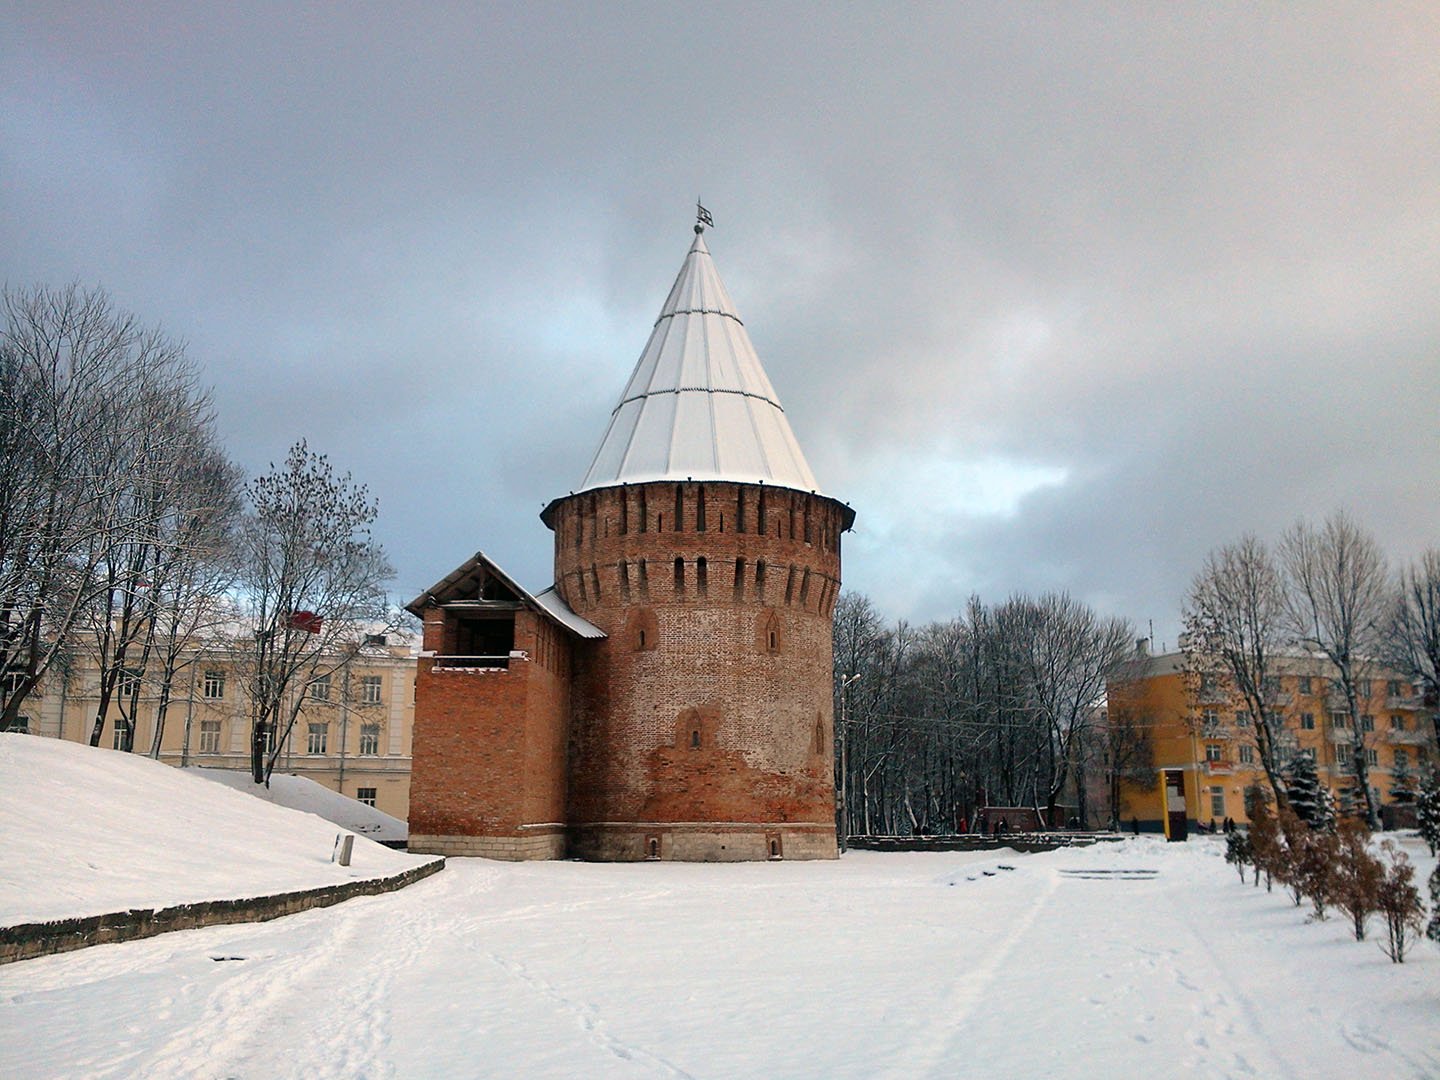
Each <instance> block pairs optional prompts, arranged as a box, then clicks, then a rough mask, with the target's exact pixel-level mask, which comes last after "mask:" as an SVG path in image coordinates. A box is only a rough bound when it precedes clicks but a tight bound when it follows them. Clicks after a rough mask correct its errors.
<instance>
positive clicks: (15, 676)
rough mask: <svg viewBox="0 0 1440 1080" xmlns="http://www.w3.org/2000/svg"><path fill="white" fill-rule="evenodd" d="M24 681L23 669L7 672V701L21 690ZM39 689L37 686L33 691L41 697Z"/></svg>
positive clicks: (5, 684)
mask: <svg viewBox="0 0 1440 1080" xmlns="http://www.w3.org/2000/svg"><path fill="white" fill-rule="evenodd" d="M24 681H25V673H24V672H23V671H11V672H7V673H6V675H5V683H4V686H5V698H6V700H7V701H8V700H9V699H10V698H12V697H14V696H15V695H16V694H18V693H19V692H20V685H21V684H22V683H23V682H24ZM38 691H39V687H36V689H35V691H33V692H34V693H35V696H36V697H39V692H38Z"/></svg>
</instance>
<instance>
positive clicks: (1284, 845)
mask: <svg viewBox="0 0 1440 1080" xmlns="http://www.w3.org/2000/svg"><path fill="white" fill-rule="evenodd" d="M1278 817H1279V824H1280V828H1279V844H1278V845H1277V851H1276V854H1275V867H1274V872H1275V880H1276V881H1278V882H1280V884H1281V885H1284V886H1285V887H1286V888H1287V889H1289V890H1290V899H1291V900H1293V901H1294V903H1295V906H1296V907H1299V906H1300V904H1301V903H1302V902H1303V901H1304V899H1305V878H1304V875H1303V872H1302V867H1303V865H1304V862H1305V849H1306V846H1307V842H1308V841H1309V839H1310V836H1311V833H1312V831H1313V830H1311V829H1310V827H1309V826H1307V825H1306V824H1305V822H1303V821H1301V820H1300V818H1299V816H1298V815H1297V814H1296V813H1295V812H1294V811H1293V810H1291V809H1290V807H1288V806H1284V807H1281V808H1280V813H1279V815H1278Z"/></svg>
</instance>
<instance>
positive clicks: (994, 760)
mask: <svg viewBox="0 0 1440 1080" xmlns="http://www.w3.org/2000/svg"><path fill="white" fill-rule="evenodd" d="M1182 615H1183V620H1184V625H1185V636H1184V638H1183V643H1184V644H1183V649H1184V652H1185V655H1186V665H1187V669H1188V670H1189V671H1190V672H1191V673H1192V674H1195V675H1196V676H1201V675H1216V676H1222V677H1224V678H1225V679H1226V680H1227V681H1228V682H1229V683H1230V684H1231V685H1232V686H1233V687H1234V690H1235V693H1236V695H1237V703H1238V704H1239V705H1240V707H1241V708H1243V709H1244V710H1246V711H1248V713H1249V714H1250V716H1251V717H1253V718H1255V723H1254V725H1253V734H1254V738H1255V740H1256V744H1257V747H1258V749H1259V759H1260V764H1261V766H1262V768H1263V771H1264V773H1265V775H1266V777H1267V779H1268V781H1269V787H1270V790H1271V797H1272V798H1273V799H1275V800H1276V801H1277V802H1278V804H1279V805H1280V806H1282V807H1283V806H1286V805H1287V804H1288V803H1287V791H1288V787H1287V772H1286V770H1287V768H1288V767H1289V765H1290V762H1289V760H1288V756H1287V755H1286V754H1285V753H1284V752H1283V747H1284V745H1285V741H1284V739H1283V738H1282V732H1283V730H1284V728H1285V726H1286V724H1287V721H1289V722H1290V726H1291V727H1292V728H1293V727H1294V726H1295V724H1294V722H1293V721H1294V718H1293V717H1291V716H1290V715H1289V713H1288V711H1287V710H1288V709H1289V708H1290V706H1289V705H1287V703H1286V702H1285V700H1284V695H1283V694H1281V693H1280V692H1279V689H1278V687H1279V679H1278V675H1279V672H1280V669H1281V666H1282V660H1283V659H1284V658H1287V657H1291V658H1293V657H1294V656H1295V655H1296V654H1297V652H1298V653H1303V654H1304V655H1306V656H1309V657H1315V658H1320V659H1323V660H1325V661H1328V664H1329V666H1330V667H1331V668H1332V669H1333V671H1334V673H1335V675H1334V679H1335V682H1336V684H1337V686H1338V688H1339V691H1340V694H1341V698H1342V699H1343V702H1344V706H1343V707H1344V709H1345V710H1347V711H1348V715H1349V724H1348V731H1349V732H1350V733H1351V737H1352V741H1351V743H1350V744H1349V746H1348V753H1349V754H1350V758H1351V762H1352V767H1353V774H1354V776H1355V777H1356V780H1357V785H1358V786H1359V788H1360V789H1361V791H1363V793H1364V795H1363V798H1364V800H1365V804H1364V808H1363V809H1364V813H1365V817H1366V819H1367V821H1368V822H1369V823H1370V824H1371V827H1377V826H1378V824H1379V814H1378V807H1377V806H1376V805H1375V802H1374V798H1373V795H1372V793H1371V790H1370V785H1369V783H1368V774H1369V762H1368V756H1367V754H1366V747H1365V745H1364V734H1365V732H1364V728H1363V725H1362V723H1361V722H1360V721H1361V710H1362V708H1363V707H1364V702H1363V695H1362V694H1361V692H1360V690H1361V686H1362V681H1363V679H1365V678H1366V677H1368V673H1369V672H1370V671H1371V670H1372V669H1373V668H1374V666H1375V665H1377V664H1380V665H1384V666H1385V667H1387V668H1390V669H1392V670H1394V671H1397V672H1399V673H1401V674H1403V675H1404V676H1405V677H1406V678H1408V679H1409V680H1410V681H1411V682H1412V683H1413V684H1414V685H1415V686H1416V688H1417V690H1418V692H1419V694H1420V695H1422V696H1423V698H1424V700H1425V701H1426V702H1427V703H1428V706H1429V708H1430V711H1431V714H1432V724H1433V725H1434V726H1435V728H1436V735H1437V739H1440V677H1437V673H1440V549H1436V550H1430V551H1427V552H1426V553H1424V554H1423V555H1422V556H1421V557H1420V558H1419V559H1417V560H1416V561H1415V562H1413V563H1412V564H1409V565H1407V566H1404V567H1402V568H1400V569H1398V570H1393V569H1392V568H1391V566H1390V565H1389V563H1388V561H1387V560H1386V558H1385V556H1384V554H1383V552H1382V551H1381V549H1380V547H1379V545H1378V544H1377V543H1376V542H1375V540H1374V539H1373V538H1372V537H1371V536H1370V535H1369V534H1368V533H1367V532H1365V530H1364V529H1362V528H1361V527H1360V526H1358V525H1357V524H1356V523H1355V522H1354V521H1353V520H1352V519H1350V518H1349V517H1348V516H1347V515H1345V514H1343V513H1336V514H1334V515H1332V516H1331V517H1330V518H1328V519H1327V520H1325V521H1324V522H1322V523H1320V524H1318V525H1317V524H1313V523H1310V522H1306V521H1301V522H1298V523H1297V524H1295V525H1294V526H1293V527H1292V528H1291V529H1290V530H1288V531H1287V532H1286V533H1285V535H1284V536H1283V538H1282V539H1281V541H1280V542H1279V544H1278V545H1276V546H1275V548H1274V549H1273V550H1272V549H1271V548H1270V547H1268V546H1267V545H1265V544H1264V543H1262V542H1261V541H1260V540H1258V539H1257V538H1256V537H1254V536H1245V537H1243V538H1242V539H1241V540H1239V541H1237V542H1235V543H1233V544H1228V545H1224V546H1221V547H1219V548H1216V549H1215V550H1214V551H1212V552H1210V554H1209V555H1207V557H1206V559H1205V561H1204V564H1203V565H1202V568H1201V569H1200V571H1199V572H1198V573H1197V574H1196V576H1195V578H1194V580H1193V582H1192V584H1191V587H1190V589H1189V591H1188V593H1187V595H1186V596H1185V598H1184V602H1183V606H1182ZM1135 641H1136V639H1135V636H1134V633H1133V628H1132V626H1131V624H1130V623H1128V622H1127V621H1126V620H1124V619H1119V618H1113V617H1104V616H1101V615H1099V614H1097V613H1096V612H1095V611H1093V610H1092V609H1091V608H1089V607H1088V606H1086V605H1084V604H1083V603H1080V602H1079V601H1076V600H1075V599H1073V598H1072V597H1070V596H1068V595H1066V594H1064V593H1048V594H1045V595H1043V596H1040V597H1038V598H1035V597H1029V596H1023V595H1017V596H1012V597H1010V598H1009V599H1007V600H1005V601H1004V602H1003V603H1001V604H998V605H990V604H986V603H985V602H983V601H982V600H980V599H979V598H978V597H976V598H972V599H971V600H970V602H969V603H968V604H967V606H966V608H965V610H964V611H963V612H962V613H961V614H960V615H958V616H956V617H955V618H953V619H950V620H946V621H939V622H934V623H930V624H928V625H925V626H922V627H913V626H911V625H910V624H908V623H907V622H904V621H900V622H896V623H894V624H889V623H887V622H886V621H885V620H884V618H883V617H882V616H881V615H880V613H879V611H878V610H877V609H876V607H875V605H874V604H873V603H872V602H871V600H870V599H869V598H868V597H866V596H864V595H861V594H857V593H845V594H843V595H842V596H841V598H840V600H839V601H838V603H837V604H836V606H835V612H834V648H835V656H834V659H835V679H834V695H835V702H834V705H835V716H836V722H837V723H836V730H837V738H836V769H837V773H836V776H837V795H838V796H839V800H840V804H841V805H840V814H841V822H840V826H841V829H842V831H845V832H847V833H848V834H850V835H907V834H925V833H951V832H956V831H959V830H960V829H961V828H962V826H965V827H970V828H973V827H974V826H975V824H976V814H977V812H978V811H979V810H980V808H982V807H985V806H1010V807H1032V808H1034V809H1035V811H1036V816H1043V820H1044V821H1045V822H1046V823H1047V824H1050V825H1052V826H1053V825H1058V824H1061V823H1062V818H1063V817H1065V816H1068V815H1072V814H1073V815H1074V816H1076V817H1078V818H1079V820H1080V824H1082V825H1085V826H1100V825H1106V824H1111V825H1113V824H1115V823H1116V819H1118V815H1119V807H1120V789H1121V786H1122V784H1124V783H1125V782H1127V781H1135V782H1140V783H1145V784H1150V783H1153V782H1154V754H1153V746H1152V742H1151V724H1152V722H1153V720H1152V718H1149V717H1145V716H1140V715H1131V714H1130V713H1129V712H1128V711H1126V710H1124V709H1119V708H1116V709H1111V710H1109V711H1108V713H1107V712H1106V710H1105V686H1106V682H1107V680H1108V679H1111V678H1115V677H1117V676H1118V677H1121V678H1123V677H1125V675H1126V668H1127V666H1128V665H1130V664H1133V663H1138V662H1139V661H1137V660H1136V659H1135V654H1134V651H1133V650H1134V645H1135ZM1097 786H1099V787H1102V788H1103V791H1104V795H1105V798H1104V800H1103V801H1104V803H1105V804H1106V805H1107V807H1108V809H1107V811H1106V814H1105V817H1106V819H1107V820H1105V821H1089V820H1087V819H1088V817H1089V810H1088V808H1087V807H1088V804H1089V802H1090V795H1091V793H1092V792H1093V791H1095V789H1096V788H1097ZM1067 800H1068V801H1067ZM1062 807H1063V808H1064V809H1063V811H1061V812H1060V813H1059V814H1057V810H1061V808H1062Z"/></svg>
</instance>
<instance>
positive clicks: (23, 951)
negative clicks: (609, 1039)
mask: <svg viewBox="0 0 1440 1080" xmlns="http://www.w3.org/2000/svg"><path fill="white" fill-rule="evenodd" d="M444 868H445V860H444V859H443V858H437V859H432V860H430V861H429V862H427V863H422V864H421V865H419V866H414V867H411V868H410V869H409V870H405V871H402V872H401V873H398V874H392V875H391V876H389V877H382V878H367V879H365V880H363V881H346V882H342V883H341V884H338V885H322V886H320V887H319V888H315V889H304V890H302V891H300V892H290V893H276V894H274V895H271V896H256V897H250V898H248V899H240V900H204V901H201V902H199V903H194V904H177V905H176V906H174V907H166V908H132V909H130V910H129V911H116V912H111V913H109V914H106V915H87V916H84V917H81V918H75V919H55V920H53V921H50V922H36V923H19V924H17V925H15V926H0V964H10V963H14V962H16V961H18V960H29V959H32V958H34V957H37V956H52V955H54V954H56V953H63V952H73V951H74V950H76V949H85V948H89V947H90V946H91V945H107V944H110V943H111V942H117V941H137V940H139V939H140V938H147V937H155V936H156V935H158V934H168V933H170V932H171V931H173V930H197V929H199V928H201V927H205V926H223V925H225V924H228V923H244V922H268V921H269V920H270V919H279V918H282V917H283V916H285V915H295V914H298V913H299V912H302V911H309V910H310V909H311V908H321V907H330V906H331V905H332V904H339V903H342V902H343V901H346V900H351V899H353V898H355V897H357V896H376V895H379V894H381V893H389V892H396V891H398V890H400V889H403V888H405V887H406V886H407V885H413V884H415V882H417V881H421V880H423V879H424V878H427V877H429V876H430V875H431V874H434V873H436V872H437V871H440V870H443V869H444Z"/></svg>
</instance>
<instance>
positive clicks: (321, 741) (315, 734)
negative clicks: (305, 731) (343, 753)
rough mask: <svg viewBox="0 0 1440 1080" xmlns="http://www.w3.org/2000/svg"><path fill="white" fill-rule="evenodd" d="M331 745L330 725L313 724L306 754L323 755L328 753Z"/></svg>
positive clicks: (307, 741) (306, 746)
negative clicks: (327, 750) (327, 749)
mask: <svg viewBox="0 0 1440 1080" xmlns="http://www.w3.org/2000/svg"><path fill="white" fill-rule="evenodd" d="M329 743H330V725H329V724H311V725H310V735H309V738H308V739H307V740H306V742H305V752H306V753H307V754H323V753H325V752H326V747H327V746H328V745H329Z"/></svg>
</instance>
